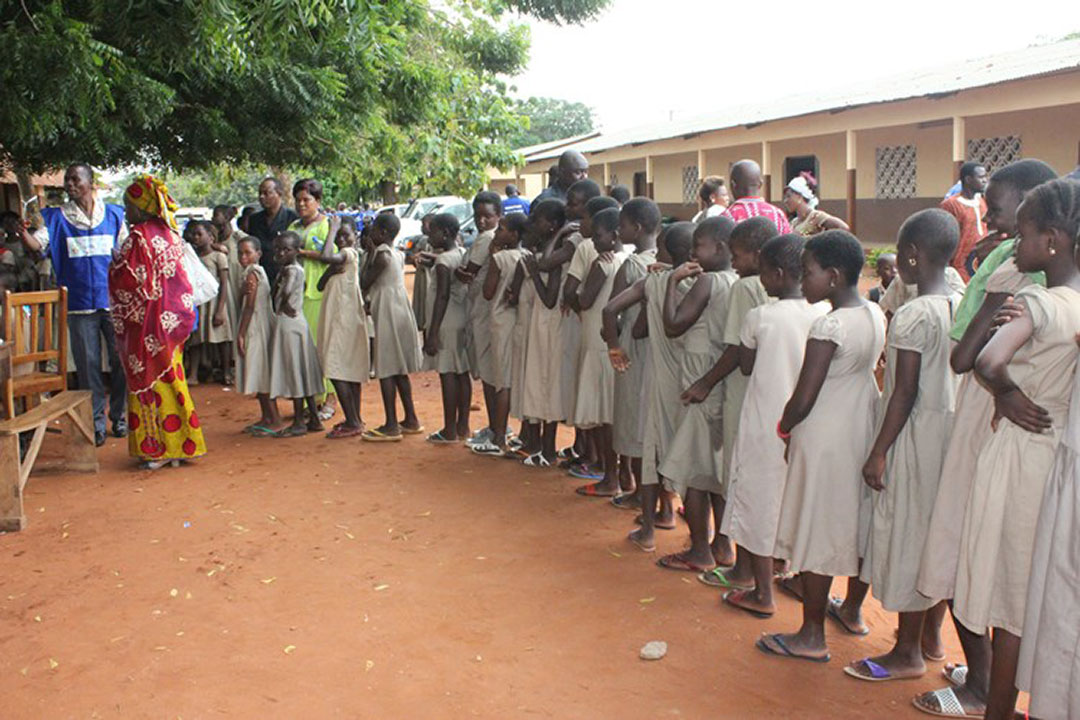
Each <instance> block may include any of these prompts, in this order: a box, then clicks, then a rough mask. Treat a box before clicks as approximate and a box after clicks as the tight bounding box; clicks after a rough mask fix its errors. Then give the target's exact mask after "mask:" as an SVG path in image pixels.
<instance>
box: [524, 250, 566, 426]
mask: <svg viewBox="0 0 1080 720" xmlns="http://www.w3.org/2000/svg"><path fill="white" fill-rule="evenodd" d="M552 242H554V241H552ZM551 249H552V245H551V244H549V245H548V246H547V248H546V252H548V253H550V252H551ZM540 277H541V279H542V280H543V281H544V282H545V283H547V282H549V281H550V280H549V278H550V274H549V273H545V272H540ZM559 284H560V286H561V285H562V283H561V282H560V283H559ZM534 289H535V287H534ZM562 324H563V314H562V309H561V308H560V307H559V302H558V301H556V302H555V307H553V308H548V307H546V306H545V305H544V303H542V302H541V301H540V298H539V297H536V299H535V300H534V301H533V307H532V316H531V317H530V318H529V333H528V338H527V340H526V343H525V387H524V392H523V397H522V412H523V413H524V414H525V417H527V418H529V419H531V420H540V421H543V422H562V421H563V420H565V419H566V417H567V415H566V404H565V390H564V388H563V382H564V380H565V379H564V378H563V328H562Z"/></svg>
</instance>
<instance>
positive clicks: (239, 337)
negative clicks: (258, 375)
mask: <svg viewBox="0 0 1080 720" xmlns="http://www.w3.org/2000/svg"><path fill="white" fill-rule="evenodd" d="M243 291H244V299H243V301H242V307H243V309H242V310H241V311H240V327H239V329H238V330H237V331H236V351H237V352H238V353H239V354H240V357H244V356H245V355H247V332H248V328H249V327H251V318H252V317H253V316H254V315H255V298H256V296H257V294H258V291H259V279H258V278H257V277H255V273H251V274H250V275H248V276H247V279H246V280H244V288H243Z"/></svg>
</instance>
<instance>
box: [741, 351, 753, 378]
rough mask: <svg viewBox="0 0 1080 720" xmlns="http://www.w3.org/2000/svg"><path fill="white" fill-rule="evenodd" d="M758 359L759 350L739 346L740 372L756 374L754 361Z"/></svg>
mask: <svg viewBox="0 0 1080 720" xmlns="http://www.w3.org/2000/svg"><path fill="white" fill-rule="evenodd" d="M756 359H757V348H748V347H746V346H745V345H740V346H739V372H741V373H742V374H743V375H750V374H751V373H753V372H754V361H755V360H756Z"/></svg>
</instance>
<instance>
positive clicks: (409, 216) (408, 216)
mask: <svg viewBox="0 0 1080 720" xmlns="http://www.w3.org/2000/svg"><path fill="white" fill-rule="evenodd" d="M440 212H451V213H453V215H454V216H455V217H457V218H458V220H459V221H461V222H464V221H465V219H466V218H467V217H469V216H470V215H472V207H470V206H469V201H468V200H466V199H465V198H460V197H457V196H456V195H438V196H436V197H426V198H416V199H415V200H413V201H412V202H411V203H409V207H407V208H406V209H405V212H403V213H401V214H400V215H398V218H400V219H401V231H400V232H399V233H398V234H397V237H396V238H394V247H396V248H398V249H401V245H402V244H403V243H404V242H405V239H406V238H410V237H413V236H414V235H420V234H421V230H420V220H421V218H423V217H424V216H425V215H430V214H432V213H440Z"/></svg>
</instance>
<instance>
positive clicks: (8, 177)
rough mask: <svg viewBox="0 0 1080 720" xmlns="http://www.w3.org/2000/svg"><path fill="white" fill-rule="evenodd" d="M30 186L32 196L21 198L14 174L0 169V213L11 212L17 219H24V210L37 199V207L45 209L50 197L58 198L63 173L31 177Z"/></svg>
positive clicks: (60, 191) (61, 189)
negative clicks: (31, 201) (3, 211)
mask: <svg viewBox="0 0 1080 720" xmlns="http://www.w3.org/2000/svg"><path fill="white" fill-rule="evenodd" d="M30 186H31V188H32V189H33V194H32V195H30V196H28V197H23V194H22V192H21V191H20V190H19V183H18V180H17V178H16V177H15V173H13V172H11V171H10V170H5V169H3V168H0V211H2V210H11V211H12V212H14V213H18V215H19V217H26V213H25V212H24V208H25V206H26V204H27V203H28V202H29V201H30V200H31V199H32V198H37V201H38V202H37V206H38V207H39V208H40V207H45V205H46V204H47V203H48V200H49V199H50V196H60V195H61V193H62V191H63V189H64V171H63V170H59V171H56V172H52V173H46V174H45V175H31V176H30Z"/></svg>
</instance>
